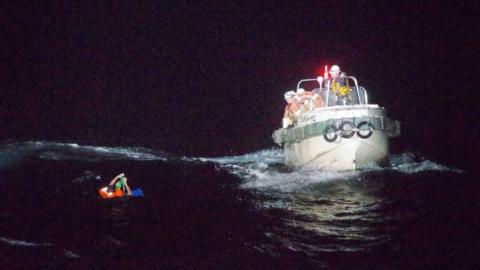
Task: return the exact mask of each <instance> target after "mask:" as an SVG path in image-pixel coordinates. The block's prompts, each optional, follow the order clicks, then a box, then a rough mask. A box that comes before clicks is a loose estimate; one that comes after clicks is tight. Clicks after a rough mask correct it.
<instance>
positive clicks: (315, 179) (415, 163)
mask: <svg viewBox="0 0 480 270" xmlns="http://www.w3.org/2000/svg"><path fill="white" fill-rule="evenodd" d="M283 158H284V157H283V153H282V150H281V149H279V148H273V149H266V150H261V151H256V152H253V153H249V154H244V155H239V156H227V157H218V158H199V160H202V161H211V162H215V163H217V164H218V165H219V166H220V167H221V168H224V169H226V170H227V171H229V172H230V173H232V174H234V175H236V176H239V177H240V178H242V179H243V180H244V182H243V183H242V185H241V187H243V188H246V189H261V190H276V191H281V192H292V191H298V190H302V189H303V190H304V189H305V188H306V187H308V186H309V185H312V184H317V183H324V182H328V181H335V180H351V179H355V178H359V177H360V176H361V175H362V174H365V173H372V172H374V173H375V172H385V171H395V172H398V173H404V174H415V173H420V172H428V171H446V172H454V173H462V172H463V171H461V170H458V169H454V168H449V167H448V166H445V165H441V164H438V163H436V162H433V161H430V160H425V159H422V158H419V157H418V156H416V155H415V154H413V153H410V152H406V153H403V154H400V155H391V156H390V159H389V160H390V166H387V167H379V166H372V167H369V168H364V169H362V170H358V171H341V172H336V171H323V170H290V169H287V168H286V167H285V166H283V165H282V163H283Z"/></svg>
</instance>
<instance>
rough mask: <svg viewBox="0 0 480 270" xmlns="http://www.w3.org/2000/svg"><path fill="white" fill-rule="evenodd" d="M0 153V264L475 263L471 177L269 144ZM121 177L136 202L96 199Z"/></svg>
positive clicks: (57, 146) (24, 147)
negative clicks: (237, 149)
mask: <svg viewBox="0 0 480 270" xmlns="http://www.w3.org/2000/svg"><path fill="white" fill-rule="evenodd" d="M0 157H1V159H0V166H1V167H0V192H1V193H0V194H1V196H0V269H110V268H112V269H311V268H318V269H445V268H446V269H474V268H476V267H478V266H480V263H479V262H478V261H477V260H478V256H476V255H477V254H478V248H479V247H480V237H479V234H478V229H479V228H480V218H479V214H480V208H479V206H480V200H479V199H478V194H479V192H480V187H479V184H478V182H477V179H476V178H475V177H474V176H473V174H472V173H470V172H469V171H466V170H463V169H457V168H455V167H454V166H449V165H448V164H441V163H440V162H436V161H435V160H430V159H427V158H422V157H420V156H418V155H415V154H412V153H409V152H404V153H399V154H392V155H391V157H390V164H389V166H387V167H386V168H370V169H367V170H363V171H355V172H342V173H339V172H325V171H292V170H289V169H287V168H285V167H284V166H282V165H281V161H282V152H281V150H279V149H265V150H262V151H257V152H252V153H249V154H245V155H241V156H226V157H215V158H211V157H208V158H207V157H176V156H172V155H169V154H167V153H164V152H162V151H159V150H153V149H147V148H135V147H100V146H83V145H77V144H63V143H55V142H9V143H4V144H3V145H1V146H0ZM121 172H124V173H125V174H126V175H127V177H128V178H129V184H130V186H132V187H141V188H142V189H143V190H144V192H145V194H146V196H145V197H143V198H130V199H126V200H110V201H106V200H101V199H100V198H99V196H98V195H97V190H98V189H99V188H100V187H102V186H105V185H106V184H107V182H108V181H109V180H110V179H111V178H113V177H114V176H115V175H117V174H118V173H121ZM99 176H100V177H101V179H99Z"/></svg>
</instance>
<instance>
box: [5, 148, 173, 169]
mask: <svg viewBox="0 0 480 270" xmlns="http://www.w3.org/2000/svg"><path fill="white" fill-rule="evenodd" d="M170 157H171V156H170V155H169V154H167V153H165V152H163V151H159V150H152V149H147V148H143V147H104V146H83V145H78V144H75V143H59V142H43V141H27V142H15V143H6V144H3V145H0V169H5V168H8V167H12V166H13V167H14V166H18V165H20V164H21V163H22V162H23V161H24V160H25V159H27V158H40V159H45V160H55V161H62V160H77V161H88V162H98V161H110V160H136V161H148V160H161V161H166V160H167V159H168V158H170Z"/></svg>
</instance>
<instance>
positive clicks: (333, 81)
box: [329, 65, 352, 105]
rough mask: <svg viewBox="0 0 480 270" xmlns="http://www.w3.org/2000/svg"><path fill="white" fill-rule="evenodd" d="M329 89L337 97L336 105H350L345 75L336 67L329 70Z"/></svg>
mask: <svg viewBox="0 0 480 270" xmlns="http://www.w3.org/2000/svg"><path fill="white" fill-rule="evenodd" d="M329 73H330V79H329V82H330V89H332V91H333V92H334V93H335V94H336V95H337V97H338V99H337V105H350V104H352V101H351V99H350V87H349V86H348V80H347V74H345V72H342V71H341V70H340V67H339V66H338V65H333V66H332V67H331V68H330V71H329Z"/></svg>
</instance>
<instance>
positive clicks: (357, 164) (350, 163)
mask: <svg viewBox="0 0 480 270" xmlns="http://www.w3.org/2000/svg"><path fill="white" fill-rule="evenodd" d="M388 152H389V147H388V139H387V136H386V135H385V134H383V133H382V132H380V131H375V132H374V133H373V134H372V136H370V137H369V138H367V139H362V138H359V137H357V136H354V137H352V138H342V137H338V139H337V140H336V141H334V142H327V141H326V140H325V138H324V137H323V136H316V137H312V138H309V139H305V140H303V141H300V142H296V143H290V144H289V143H287V144H285V145H284V155H285V164H286V165H288V166H293V167H304V168H315V169H322V170H335V171H344V170H355V169H359V168H365V167H369V166H372V165H375V164H377V165H380V164H382V163H384V162H385V160H386V159H387V156H388Z"/></svg>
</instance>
